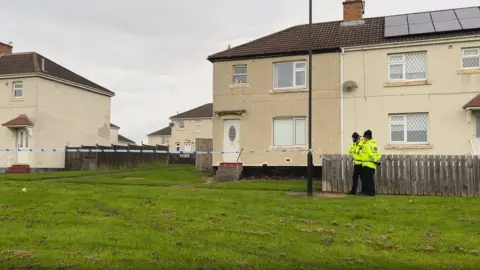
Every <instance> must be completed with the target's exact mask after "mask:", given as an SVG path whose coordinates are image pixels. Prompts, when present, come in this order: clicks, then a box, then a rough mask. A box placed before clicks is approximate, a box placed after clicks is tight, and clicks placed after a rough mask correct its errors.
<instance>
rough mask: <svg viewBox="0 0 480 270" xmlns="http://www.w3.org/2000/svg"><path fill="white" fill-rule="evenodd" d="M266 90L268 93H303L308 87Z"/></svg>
mask: <svg viewBox="0 0 480 270" xmlns="http://www.w3.org/2000/svg"><path fill="white" fill-rule="evenodd" d="M268 92H269V93H270V94H284V93H303V92H308V88H288V89H270V90H269V91H268Z"/></svg>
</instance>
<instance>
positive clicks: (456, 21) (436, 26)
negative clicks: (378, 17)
mask: <svg viewBox="0 0 480 270" xmlns="http://www.w3.org/2000/svg"><path fill="white" fill-rule="evenodd" d="M468 29H480V7H470V8H459V9H450V10H441V11H432V12H423V13H414V14H406V15H395V16H390V17H385V37H396V36H408V35H417V34H428V33H438V32H449V31H459V30H468Z"/></svg>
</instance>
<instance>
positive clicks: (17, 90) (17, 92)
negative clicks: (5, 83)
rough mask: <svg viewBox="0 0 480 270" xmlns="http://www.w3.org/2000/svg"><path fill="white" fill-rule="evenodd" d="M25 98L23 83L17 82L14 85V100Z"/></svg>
mask: <svg viewBox="0 0 480 270" xmlns="http://www.w3.org/2000/svg"><path fill="white" fill-rule="evenodd" d="M22 97H23V83H21V82H17V83H13V98H22Z"/></svg>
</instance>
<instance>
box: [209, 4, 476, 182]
mask: <svg viewBox="0 0 480 270" xmlns="http://www.w3.org/2000/svg"><path fill="white" fill-rule="evenodd" d="M343 11H344V12H343V14H344V18H343V20H341V21H333V22H324V23H316V24H313V27H312V28H313V63H312V66H313V74H312V90H313V91H312V107H313V108H312V149H311V150H312V151H313V153H314V163H315V166H321V158H320V157H319V156H320V155H322V154H337V153H345V149H346V148H347V147H348V145H349V144H350V142H351V139H350V137H351V134H352V133H353V132H354V131H357V132H359V133H363V131H364V130H366V129H371V130H372V131H373V134H374V136H375V137H376V139H377V141H378V144H379V146H381V150H382V151H383V152H384V153H425V151H427V152H428V153H432V154H433V153H435V154H454V153H456V154H465V153H469V152H471V151H473V149H472V147H471V144H475V143H476V142H478V141H480V139H477V138H480V128H478V129H477V128H476V127H477V125H476V123H477V122H478V123H479V125H478V126H480V117H479V118H475V117H476V111H477V110H478V111H480V97H478V98H475V97H476V95H477V94H478V93H479V91H480V67H479V61H480V60H479V55H480V51H479V48H480V15H479V14H480V10H479V8H478V7H472V8H465V9H458V10H448V11H435V12H426V13H425V12H424V13H417V14H407V15H397V16H388V17H376V18H363V14H364V12H365V1H361V0H347V1H345V2H344V3H343ZM308 29H309V26H308V25H298V26H293V27H291V28H288V29H285V30H283V31H280V32H277V33H274V34H271V35H268V36H265V37H263V38H260V39H257V40H254V41H251V42H248V43H246V44H243V45H240V46H237V47H233V48H229V49H227V50H225V51H222V52H219V53H216V54H213V55H211V56H209V57H208V60H209V61H211V62H212V63H213V76H214V82H213V104H214V105H213V107H214V108H213V109H214V117H213V137H214V140H213V148H214V149H213V150H214V151H224V152H231V151H240V150H241V149H244V151H246V152H248V151H250V150H253V151H256V152H255V153H251V152H249V153H248V154H244V155H242V156H240V159H239V160H240V163H241V165H243V167H244V168H249V167H252V168H254V167H260V166H262V167H263V168H264V167H275V168H278V167H280V168H281V167H285V168H292V167H304V166H305V165H306V161H307V153H308V149H307V143H308V138H307V122H308V119H307V116H308V78H307V75H308V74H307V73H308V44H309V43H308V33H309V31H308ZM477 119H478V120H477ZM446 127H449V128H448V129H447V128H446ZM477 130H478V131H477ZM475 133H476V135H473V136H472V134H475ZM452 140H454V141H455V144H452V143H451V141H452ZM478 145H479V146H480V142H478ZM267 150H279V151H286V150H294V151H297V152H269V153H267V152H266V151H267ZM477 153H478V151H477ZM237 158H238V154H228V153H226V154H224V155H215V156H214V157H213V164H214V166H215V167H216V166H219V165H220V164H227V163H231V162H234V163H235V162H236V160H237ZM297 171H298V170H297ZM301 172H302V174H303V173H304V172H305V170H303V169H302V170H301Z"/></svg>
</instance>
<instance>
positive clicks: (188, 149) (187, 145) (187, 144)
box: [183, 142, 192, 153]
mask: <svg viewBox="0 0 480 270" xmlns="http://www.w3.org/2000/svg"><path fill="white" fill-rule="evenodd" d="M183 152H185V153H190V152H192V144H191V143H190V142H185V147H184V148H183Z"/></svg>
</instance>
